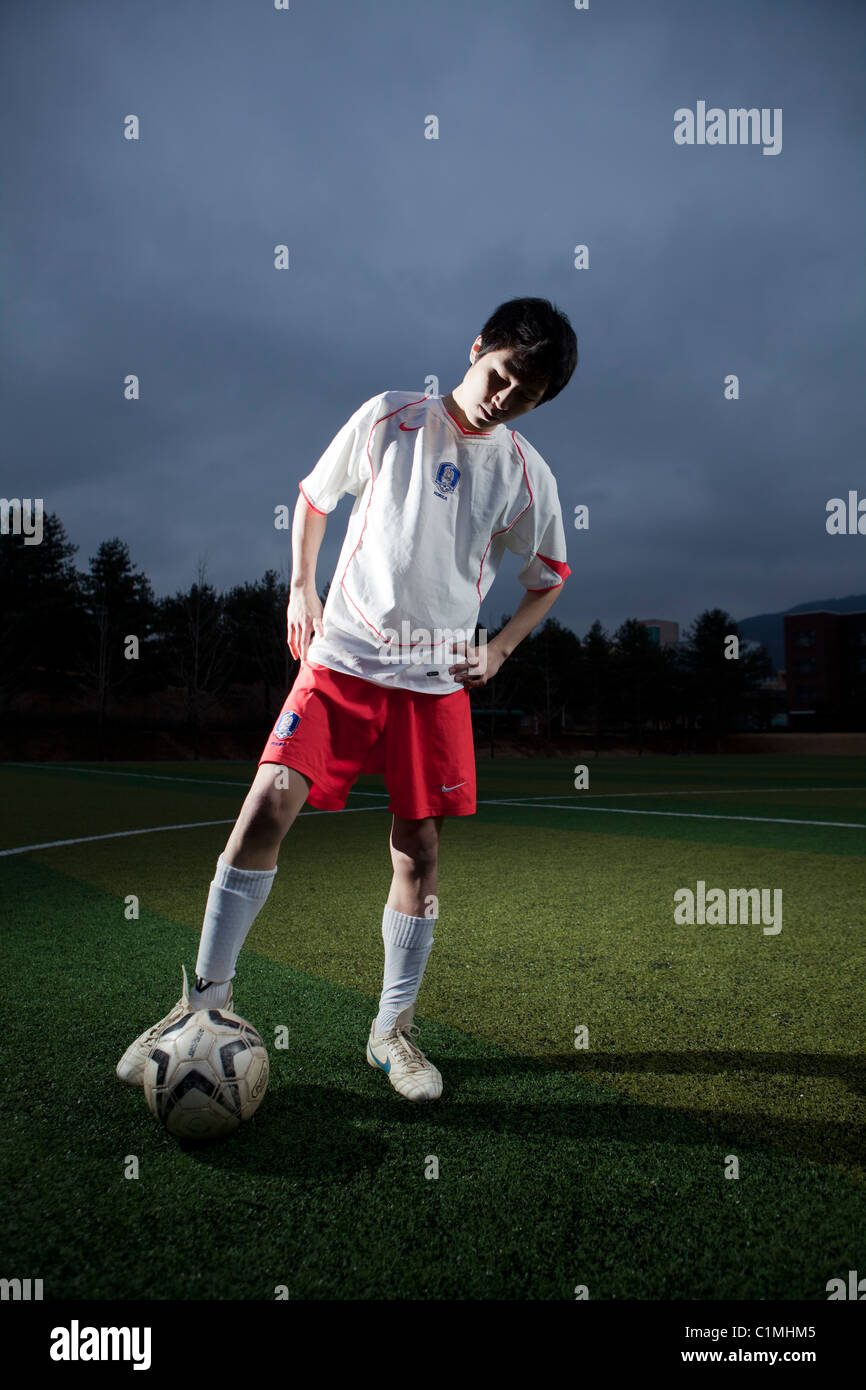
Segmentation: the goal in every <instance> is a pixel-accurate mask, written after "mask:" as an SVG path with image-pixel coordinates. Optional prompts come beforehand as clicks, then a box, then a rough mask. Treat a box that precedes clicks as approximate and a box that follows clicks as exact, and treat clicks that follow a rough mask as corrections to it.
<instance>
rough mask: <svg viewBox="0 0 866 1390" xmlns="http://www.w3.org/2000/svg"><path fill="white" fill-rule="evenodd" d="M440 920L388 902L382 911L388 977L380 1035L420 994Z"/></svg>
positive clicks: (377, 1026) (377, 1030)
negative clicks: (398, 910) (394, 906)
mask: <svg viewBox="0 0 866 1390" xmlns="http://www.w3.org/2000/svg"><path fill="white" fill-rule="evenodd" d="M436 920H437V919H436V918H435V917H410V916H409V915H408V914H407V913H405V912H395V911H394V909H393V907H387V906H386V908H385V911H384V913H383V915H382V939H383V941H384V942H385V978H384V983H383V985H382V995H381V998H380V1000H379V1013H378V1015H377V1017H376V1022H375V1025H374V1027H373V1032H374V1034H375V1035H376V1036H377V1037H381V1035H382V1034H383V1033H388V1032H390V1030H391V1029H392V1028H393V1027H394V1024H395V1023H396V1022H397V1016H398V1014H401V1013H402V1012H403V1010H404V1009H406V1008H408V1007H409V1005H410V1004H414V1002H415V1000H416V999H417V998H418V991H419V989H420V988H421V980H422V979H423V976H424V967H425V966H426V964H427V958H428V956H429V955H430V952H431V950H432V949H433V928H434V926H435V925H436Z"/></svg>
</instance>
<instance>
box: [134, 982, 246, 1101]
mask: <svg viewBox="0 0 866 1390" xmlns="http://www.w3.org/2000/svg"><path fill="white" fill-rule="evenodd" d="M181 970H182V971H183V993H182V994H181V996H180V998H179V999H178V1001H177V1003H176V1004H175V1006H174V1008H173V1009H172V1010H171V1011H170V1012H169V1013H167V1014H166V1016H165V1018H161V1019H160V1020H159V1023H154V1025H153V1027H152V1028H147V1029H145V1031H144V1032H143V1033H142V1034H140V1036H139V1037H137V1038H136V1040H135V1042H134V1043H130V1045H129V1047H128V1048H127V1049H126V1051H125V1052H124V1054H123V1056H122V1057H121V1059H120V1061H119V1062H118V1064H117V1066H116V1067H115V1072H116V1074H117V1076H118V1078H119V1079H120V1080H121V1081H125V1082H127V1084H128V1085H130V1086H141V1085H142V1084H143V1082H144V1064H145V1062H146V1061H147V1059H148V1057H149V1056H150V1052H151V1049H152V1047H153V1045H154V1043H155V1042H156V1040H157V1038H158V1037H159V1035H160V1033H161V1032H162V1030H163V1028H167V1027H168V1025H169V1024H170V1023H175V1022H176V1021H177V1019H179V1018H183V1015H184V1014H185V1013H192V1012H193V1011H194V1009H195V1008H196V1006H195V1005H193V1004H190V1002H189V984H188V983H187V978H186V967H185V966H181ZM199 1007H204V1006H199ZM222 1007H223V1008H224V1009H226V1010H228V1011H229V1012H231V1007H232V988H231V985H229V996H228V999H227V1001H226V1003H225V1004H224V1005H223V1006H222Z"/></svg>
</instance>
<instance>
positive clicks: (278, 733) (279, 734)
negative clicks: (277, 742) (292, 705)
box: [274, 709, 301, 738]
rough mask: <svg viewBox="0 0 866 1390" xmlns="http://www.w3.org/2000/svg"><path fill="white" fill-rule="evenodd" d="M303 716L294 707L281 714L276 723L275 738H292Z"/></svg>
mask: <svg viewBox="0 0 866 1390" xmlns="http://www.w3.org/2000/svg"><path fill="white" fill-rule="evenodd" d="M300 719H301V716H300V715H299V714H296V713H295V711H294V710H293V709H290V710H287V711H286V713H285V714H281V715H280V717H279V719H278V720H277V722H276V724H275V725H274V738H291V737H292V734H293V733H294V732H295V729H297V727H298V724H299V723H300Z"/></svg>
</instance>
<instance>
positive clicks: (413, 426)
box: [400, 420, 421, 430]
mask: <svg viewBox="0 0 866 1390" xmlns="http://www.w3.org/2000/svg"><path fill="white" fill-rule="evenodd" d="M400 428H401V430H420V428H421V426H420V425H404V424H403V421H402V420H401V421H400Z"/></svg>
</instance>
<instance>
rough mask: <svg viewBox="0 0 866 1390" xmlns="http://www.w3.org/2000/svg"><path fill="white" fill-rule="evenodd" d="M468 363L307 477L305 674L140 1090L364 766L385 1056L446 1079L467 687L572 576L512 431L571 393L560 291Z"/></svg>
mask: <svg viewBox="0 0 866 1390" xmlns="http://www.w3.org/2000/svg"><path fill="white" fill-rule="evenodd" d="M469 361H470V367H469V370H468V371H467V373H466V375H465V376H464V378H463V381H462V382H461V383H460V385H459V386H457V387H455V388H454V390H453V391H452V392H450V393H449V394H448V395H445V396H425V395H419V394H418V393H417V392H414V393H413V392H406V391H385V392H383V393H382V394H381V395H378V396H375V397H373V398H371V399H370V400H368V401H365V402H364V404H363V405H362V406H361V407H360V408H359V409H358V410H357V411H356V412H355V414H354V415H353V416H352V417H351V418H350V419H349V420H348V421H347V423H346V424H345V425H344V426H343V428H342V429H341V430H340V432H339V434H338V435H337V436H336V438H335V439H334V440H333V442H332V443H331V445H330V446H329V447H328V449H326V450H325V453H324V454H323V455H322V457H321V458H320V459H319V461H318V463H317V464H316V466H315V468H314V469H313V471H312V473H310V474H309V476H308V477H306V478H304V479H303V480H302V482H301V483H300V484H299V487H300V497H299V498H298V503H297V506H296V509H295V514H294V520H293V528H292V579H291V585H290V600H289V606H288V612H287V627H288V644H289V648H290V650H291V653H292V655H293V656H294V657H296V658H299V659H300V662H301V667H300V671H299V672H298V675H297V678H296V680H295V682H294V685H293V686H292V688H291V690H290V692H289V695H288V697H287V699H286V702H285V704H284V706H283V710H282V713H281V714H280V717H279V719H278V720H277V722H276V724H275V726H274V729H273V732H272V733H271V735H270V737H269V739H268V742H267V744H266V746H265V749H264V752H263V753H262V756H261V759H260V761H259V767H258V772H257V774H256V777H255V779H254V781H253V784H252V786H251V788H250V791H249V793H248V795H247V798H246V800H245V802H244V804H243V807H242V808H241V812H240V815H239V817H238V820H237V823H236V824H235V827H234V829H233V830H232V833H231V835H230V836H229V839H228V843H227V844H226V847H225V849H224V850H223V853H222V854H221V856H220V858H219V860H218V862H217V871H216V875H215V877H214V879H213V881H212V883H211V885H210V892H209V895H208V900H207V907H206V911H205V917H204V923H203V926H202V932H201V940H200V944H199V953H198V958H197V960H196V967H195V969H196V975H195V987H194V988H193V989H189V988H188V986H187V977H186V970H185V969H184V971H183V994H182V996H181V998H180V999H179V1000H178V1002H177V1004H176V1005H175V1007H174V1008H173V1009H172V1011H171V1012H170V1013H169V1014H168V1015H167V1016H166V1017H165V1018H164V1019H160V1021H159V1022H158V1023H156V1024H154V1025H153V1027H151V1028H149V1029H147V1030H146V1032H144V1033H142V1034H141V1036H140V1037H139V1038H136V1040H135V1042H133V1043H132V1044H131V1045H130V1047H129V1048H127V1050H126V1052H125V1053H124V1055H123V1057H122V1058H121V1060H120V1062H119V1063H118V1066H117V1075H118V1076H119V1077H120V1079H121V1080H123V1081H128V1082H130V1083H131V1084H132V1085H141V1083H142V1075H143V1071H144V1063H145V1061H146V1059H147V1055H148V1052H149V1050H150V1048H151V1047H152V1045H153V1043H154V1042H155V1040H156V1038H157V1036H158V1034H159V1033H160V1031H161V1030H162V1029H163V1028H164V1027H166V1026H167V1024H168V1023H169V1022H172V1021H174V1020H175V1019H176V1018H179V1017H181V1016H182V1014H184V1013H186V1012H187V1011H189V1010H193V1009H201V1008H227V1009H231V1008H232V980H233V979H234V975H235V966H236V963H237V958H238V955H239V953H240V950H241V947H242V946H243V943H244V941H245V939H246V936H247V933H248V932H249V930H250V927H251V926H252V924H253V921H254V920H255V918H256V916H257V915H258V912H259V911H260V909H261V907H262V906H263V904H264V901H265V899H266V897H267V895H268V893H269V892H270V888H271V884H272V883H273V880H274V877H275V875H276V872H277V857H278V854H279V849H280V845H281V844H282V841H283V839H284V837H285V835H286V833H287V831H288V830H289V828H290V826H291V825H292V823H293V821H294V819H295V817H296V816H297V815H298V812H299V811H300V809H301V807H302V806H303V804H304V802H305V801H307V800H309V801H310V803H311V805H313V806H317V807H319V808H320V809H323V810H341V809H342V808H343V807H344V806H345V804H346V798H347V796H348V793H349V789H350V788H351V786H352V784H353V783H354V781H355V779H356V778H357V777H358V775H359V774H360V773H363V772H383V773H384V777H385V785H386V787H387V789H388V792H389V795H390V800H389V804H388V809H389V810H390V811H391V812H392V816H393V821H392V826H391V833H390V846H391V862H392V865H393V869H394V876H393V880H392V883H391V890H390V892H389V894H388V899H387V902H386V905H385V910H384V914H383V919H382V937H383V940H384V943H385V974H384V982H383V988H382V994H381V997H380V1000H379V1012H378V1014H377V1016H376V1018H375V1019H374V1020H373V1022H372V1025H371V1027H370V1036H369V1039H368V1042H367V1061H368V1063H369V1064H370V1066H374V1067H378V1068H380V1069H381V1070H382V1071H383V1072H385V1074H386V1075H387V1076H388V1079H389V1081H390V1082H391V1085H392V1086H393V1087H394V1088H395V1089H396V1090H397V1091H398V1092H399V1093H400V1094H401V1095H403V1096H405V1097H407V1098H408V1099H409V1100H413V1101H424V1100H436V1099H437V1098H438V1097H439V1096H440V1095H441V1093H442V1077H441V1076H440V1074H439V1072H438V1071H437V1069H436V1067H434V1066H433V1064H432V1062H430V1061H429V1060H428V1059H427V1058H426V1057H425V1056H424V1054H423V1053H422V1052H421V1051H420V1050H419V1048H418V1047H417V1045H416V1043H415V1041H414V1036H416V1035H417V1034H418V1031H419V1030H418V1028H417V1026H416V1025H414V1024H413V1022H412V1019H413V1016H414V1012H415V1001H416V999H417V995H418V991H419V989H420V986H421V980H422V976H423V974H424V968H425V966H426V963H427V958H428V956H429V954H430V950H431V948H432V945H433V929H434V927H435V925H436V915H435V910H436V905H437V903H438V898H437V888H438V844H439V834H440V831H441V828H442V822H443V820H444V818H445V817H446V816H468V815H474V813H475V751H474V745H473V740H472V720H471V712H470V704H469V691H470V690H477V689H480V688H481V687H482V686H484V685H485V684H486V683H487V681H488V680H490V679H492V677H493V676H495V674H496V672H497V671H498V670H499V668H500V666H501V665H502V663H503V661H505V660H506V658H507V657H508V656H509V655H510V654H511V652H512V651H513V650H514V648H515V647H516V646H517V644H518V642H520V641H522V640H523V638H524V637H526V635H527V634H528V633H529V632H531V631H532V629H533V628H534V627H535V626H536V625H537V624H538V623H539V622H541V621H542V619H543V618H544V616H545V614H546V613H547V612H548V610H549V609H550V607H551V605H552V603H553V602H554V600H555V599H556V597H557V595H558V593H559V590H560V588H561V587H562V584H563V582H564V581H565V579H566V578H567V576H568V575H569V574H570V573H571V571H570V569H569V567H568V565H567V563H566V556H565V534H564V530H563V524H562V514H561V510H560V505H559V498H558V495H557V490H556V482H555V479H554V477H553V474H552V473H551V471H550V469H549V468H548V466H547V464H546V463H545V461H544V459H542V457H541V455H540V454H538V453H537V452H536V450H535V449H533V447H532V445H531V444H529V443H528V441H527V440H525V439H524V438H523V436H522V435H519V434H517V433H516V432H514V431H509V430H508V429H506V428H505V426H506V425H507V424H510V423H511V421H513V420H515V419H517V417H518V416H520V415H525V414H526V413H527V412H528V411H530V410H533V409H534V408H535V407H536V406H538V405H541V404H542V403H543V402H545V401H550V400H553V398H554V397H555V396H557V395H558V394H559V392H560V391H561V390H562V389H563V387H564V386H565V385H566V384H567V382H568V381H569V380H570V378H571V375H572V373H573V371H574V369H575V366H576V365H577V340H576V338H575V335H574V331H573V329H572V327H571V324H570V323H569V321H568V319H567V318H566V317H565V315H564V314H562V313H560V312H559V311H558V310H557V309H555V308H554V307H553V305H552V304H550V303H549V301H547V300H545V299H514V300H509V301H508V302H507V303H505V304H502V305H500V307H499V308H498V309H497V310H496V311H495V313H494V314H493V315H492V316H491V317H490V318H489V319H488V321H487V323H486V324H485V325H484V328H483V329H482V331H481V333H480V334H479V335H478V337H477V338H476V339H475V342H474V343H473V345H472V348H471V351H470V356H469ZM346 492H351V493H352V494H354V496H355V498H356V502H355V506H354V508H353V511H352V515H351V517H350V519H349V523H348V527H347V530H346V537H345V540H344V542H343V548H342V550H341V552H340V558H339V560H338V562H337V568H336V570H335V573H334V579H333V582H332V584H331V587H330V589H329V592H328V597H327V601H326V603H325V607H324V610H323V609H322V605H321V603H320V601H319V598H318V596H317V592H316V558H317V556H318V552H319V547H320V546H321V543H322V537H323V536H324V533H325V525H326V518H327V515H328V513H329V512H331V511H333V509H334V507H335V506H336V505H337V502H338V501H339V499H340V498H341V497H342V496H343V495H344V494H345V493H346ZM506 548H508V549H510V550H513V551H516V552H517V553H518V554H519V555H521V556H522V557H523V558H524V561H525V563H524V565H523V568H522V569H521V571H520V574H519V578H520V580H521V583H522V584H523V585H524V587H525V588H526V590H527V593H526V594H525V595H524V597H523V599H522V600H521V602H520V605H519V607H518V609H517V612H516V613H515V614H514V616H513V617H512V618H511V620H510V621H509V622H508V623H507V624H506V626H505V627H504V628H503V629H502V631H501V632H500V633H498V634H497V636H496V637H495V638H494V639H493V640H492V641H491V642H490V643H489V644H488V645H487V646H486V648H483V649H482V653H481V654H482V655H483V656H484V657H486V660H485V661H482V660H481V659H480V658H479V653H478V651H470V650H469V646H470V643H469V638H470V637H471V635H472V634H473V633H474V632H475V627H476V622H477V619H478V613H479V609H480V605H481V601H482V599H483V598H484V595H485V594H486V592H487V590H488V589H489V588H490V585H491V584H492V582H493V579H494V577H495V574H496V570H497V567H498V565H499V562H500V560H501V558H502V555H503V553H504V550H505V549H506ZM455 634H463V635H464V636H465V639H466V640H465V641H464V640H462V638H461V637H459V636H458V637H457V639H456V640H455ZM461 648H462V650H461ZM458 687H459V688H458ZM431 907H432V908H433V909H434V911H433V912H432V913H431Z"/></svg>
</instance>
